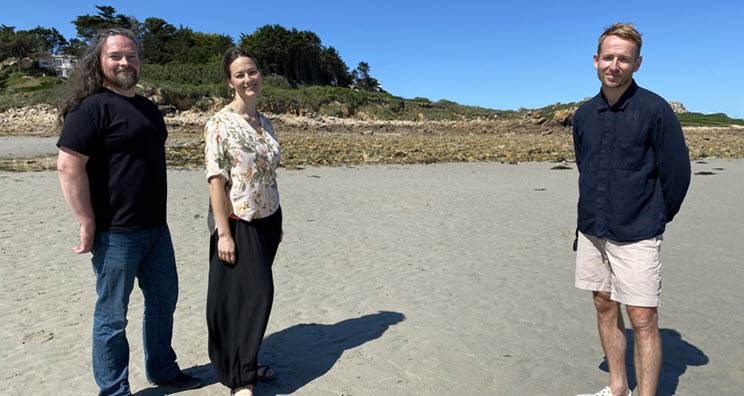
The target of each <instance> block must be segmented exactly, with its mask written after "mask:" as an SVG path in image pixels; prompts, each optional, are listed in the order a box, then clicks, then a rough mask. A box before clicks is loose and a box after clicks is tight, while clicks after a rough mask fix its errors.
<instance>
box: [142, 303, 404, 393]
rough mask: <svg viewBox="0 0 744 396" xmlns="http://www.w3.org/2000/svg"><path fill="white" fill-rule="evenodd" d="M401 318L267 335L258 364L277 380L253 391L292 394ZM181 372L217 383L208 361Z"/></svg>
mask: <svg viewBox="0 0 744 396" xmlns="http://www.w3.org/2000/svg"><path fill="white" fill-rule="evenodd" d="M405 319H406V317H405V315H403V314H402V313H399V312H387V311H381V312H378V313H374V314H369V315H364V316H361V317H359V318H354V319H346V320H343V321H341V322H338V323H334V324H327V325H326V324H318V323H301V324H298V325H294V326H292V327H289V328H286V329H284V330H281V331H279V332H276V333H274V334H271V335H269V336H268V337H266V338H264V341H263V344H261V353H260V356H259V359H258V360H259V362H260V363H261V364H268V365H269V366H271V367H272V368H273V370H274V372H276V375H277V379H276V380H275V381H273V382H269V383H259V385H258V386H257V387H256V390H255V394H256V395H260V396H274V395H277V394H291V393H294V392H296V391H297V390H299V389H300V388H302V387H303V386H305V385H307V384H308V383H310V382H311V381H313V380H315V379H316V378H318V377H320V376H322V375H323V374H325V373H327V372H328V370H330V369H331V367H333V365H334V364H336V361H337V360H338V359H339V358H340V357H341V354H342V353H343V352H344V351H345V350H347V349H351V348H355V347H358V346H359V345H362V344H364V343H365V342H367V341H372V340H374V339H377V338H379V337H380V336H382V334H383V333H385V331H386V330H387V329H388V328H389V327H390V326H392V325H394V324H397V323H400V322H402V321H403V320H405ZM205 353H206V352H205ZM184 371H185V372H186V373H188V374H191V375H193V376H195V377H198V378H200V379H202V380H203V381H204V383H205V386H208V385H212V384H214V383H217V378H216V377H215V375H214V371H213V370H212V364H211V363H207V364H204V365H201V366H196V367H191V368H189V369H186V370H184ZM173 393H176V392H174V390H173V389H169V388H166V387H152V388H148V389H143V390H141V391H139V392H137V393H135V395H137V396H160V395H165V394H173Z"/></svg>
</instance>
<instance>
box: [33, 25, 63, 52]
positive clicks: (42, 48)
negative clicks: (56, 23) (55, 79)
mask: <svg viewBox="0 0 744 396" xmlns="http://www.w3.org/2000/svg"><path fill="white" fill-rule="evenodd" d="M29 33H31V34H34V35H36V36H37V37H38V40H39V48H38V49H39V52H46V53H51V54H58V53H59V52H60V51H61V49H62V48H63V47H64V46H66V45H67V39H65V37H64V36H63V35H62V34H60V33H59V32H58V31H57V29H55V28H45V27H41V26H37V27H35V28H33V29H31V30H29Z"/></svg>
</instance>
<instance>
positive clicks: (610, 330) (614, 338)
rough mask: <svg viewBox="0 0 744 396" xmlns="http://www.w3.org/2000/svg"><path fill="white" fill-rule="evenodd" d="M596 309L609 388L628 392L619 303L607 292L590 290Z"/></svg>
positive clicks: (623, 331) (620, 393)
mask: <svg viewBox="0 0 744 396" xmlns="http://www.w3.org/2000/svg"><path fill="white" fill-rule="evenodd" d="M592 295H593V297H594V307H595V308H596V309H597V327H598V329H599V339H600V340H601V341H602V349H604V353H605V357H606V358H607V365H608V366H609V370H610V389H611V390H612V393H613V394H615V395H626V394H627V393H628V374H627V370H626V367H625V348H626V340H625V324H624V323H623V315H622V313H621V312H620V304H619V303H617V302H615V301H612V300H610V295H609V293H606V292H592Z"/></svg>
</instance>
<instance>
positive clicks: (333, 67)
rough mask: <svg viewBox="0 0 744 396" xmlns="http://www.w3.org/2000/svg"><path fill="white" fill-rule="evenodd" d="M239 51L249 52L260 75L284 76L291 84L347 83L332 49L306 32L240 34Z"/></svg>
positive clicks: (267, 28) (268, 28)
mask: <svg viewBox="0 0 744 396" xmlns="http://www.w3.org/2000/svg"><path fill="white" fill-rule="evenodd" d="M239 45H240V46H241V47H242V48H245V49H247V50H248V51H250V52H251V53H252V54H253V55H254V56H255V57H256V61H257V62H258V63H259V67H260V68H261V70H262V71H263V72H264V74H278V75H281V76H284V77H285V78H286V79H287V80H289V81H290V82H292V83H294V84H321V85H330V84H334V83H335V84H336V85H339V86H347V85H348V84H349V83H350V82H351V76H350V75H349V72H348V70H349V69H348V66H346V64H345V63H344V61H343V60H341V57H340V56H339V55H338V52H337V51H336V49H335V48H333V47H330V48H326V47H324V46H323V45H322V43H321V40H320V37H318V35H317V34H315V33H313V32H310V31H298V30H297V29H291V30H289V29H286V28H284V27H282V26H280V25H264V26H262V27H260V28H258V29H256V31H255V32H253V33H252V34H250V35H246V34H241V36H240V44H239Z"/></svg>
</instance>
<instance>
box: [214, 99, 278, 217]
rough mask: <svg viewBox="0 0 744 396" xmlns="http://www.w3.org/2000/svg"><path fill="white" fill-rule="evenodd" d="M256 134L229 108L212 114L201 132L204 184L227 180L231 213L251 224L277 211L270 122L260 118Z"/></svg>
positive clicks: (275, 157) (275, 156) (275, 160)
mask: <svg viewBox="0 0 744 396" xmlns="http://www.w3.org/2000/svg"><path fill="white" fill-rule="evenodd" d="M259 120H260V122H261V128H262V129H263V132H261V133H259V132H257V131H256V130H255V129H253V127H251V126H250V124H248V122H247V121H246V120H245V119H244V118H243V117H242V116H240V114H238V113H237V112H235V111H234V110H232V109H231V108H230V107H228V106H225V107H224V108H222V109H221V110H220V111H218V112H217V113H215V114H214V115H213V116H212V117H211V118H210V119H209V120H208V121H207V124H206V126H205V128H204V140H205V145H206V146H205V149H204V153H205V167H206V176H207V180H209V179H211V178H212V177H215V176H221V177H223V178H225V180H227V188H228V189H229V197H230V201H231V203H232V208H233V213H234V214H235V215H236V216H238V217H240V218H241V219H243V220H246V221H251V220H253V219H260V218H264V217H268V216H270V215H271V214H273V213H274V212H276V210H277V209H279V190H278V189H277V185H276V169H277V167H278V166H279V159H280V150H279V142H278V141H277V140H276V136H275V134H274V129H273V126H272V125H271V121H270V120H269V119H268V118H266V117H264V116H263V115H262V114H259Z"/></svg>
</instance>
